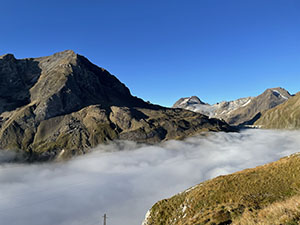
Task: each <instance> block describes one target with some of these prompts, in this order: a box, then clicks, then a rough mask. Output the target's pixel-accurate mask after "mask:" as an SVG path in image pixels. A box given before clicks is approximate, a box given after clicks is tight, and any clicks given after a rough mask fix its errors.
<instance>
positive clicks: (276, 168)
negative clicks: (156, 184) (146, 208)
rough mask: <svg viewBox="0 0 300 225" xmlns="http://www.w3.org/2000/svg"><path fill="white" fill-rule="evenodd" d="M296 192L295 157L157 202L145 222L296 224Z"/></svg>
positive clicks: (299, 213)
mask: <svg viewBox="0 0 300 225" xmlns="http://www.w3.org/2000/svg"><path fill="white" fill-rule="evenodd" d="M299 190H300V157H299V155H293V156H290V157H285V158H282V159H281V160H279V161H277V162H274V163H270V164H266V165H264V166H260V167H257V168H254V169H247V170H243V171H241V172H237V173H234V174H231V175H227V176H219V177H217V178H215V179H212V180H208V181H206V182H203V183H201V184H199V185H197V186H195V187H193V188H192V189H190V190H187V191H185V192H183V193H180V194H178V195H175V196H173V197H172V198H170V199H165V200H162V201H160V202H158V203H156V204H155V205H154V206H153V207H152V209H151V213H150V216H149V217H148V221H147V223H146V224H147V225H150V224H151V225H167V224H178V225H183V224H185V225H200V224H201V225H202V224H210V225H213V224H220V225H222V224H258V223H259V222H260V223H261V224H290V225H292V224H297V223H296V222H295V221H297V220H298V219H299V218H300V208H299V207H300V205H298V206H297V205H293V204H294V203H295V202H297V201H298V202H299V200H300V194H299ZM295 204H296V203H295ZM285 215H288V216H285Z"/></svg>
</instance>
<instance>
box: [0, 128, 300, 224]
mask: <svg viewBox="0 0 300 225" xmlns="http://www.w3.org/2000/svg"><path fill="white" fill-rule="evenodd" d="M295 152H300V132H299V131H270V130H268V131H266V130H246V131H243V132H241V133H221V132H220V133H212V134H209V135H208V136H199V137H193V138H188V139H186V140H185V141H167V142H164V143H162V144H158V145H152V146H149V145H140V144H136V143H133V142H126V141H124V142H115V143H112V144H110V145H101V146H98V147H97V148H96V149H94V150H93V152H92V153H89V154H87V155H84V156H80V157H77V158H75V159H72V160H70V161H68V162H63V163H62V162H60V163H45V164H31V165H28V164H27V165H24V164H8V163H5V160H7V158H10V157H11V153H8V154H7V153H5V152H4V151H0V223H1V224H5V225H53V224H55V225H82V224H84V225H96V224H97V225H99V224H102V220H103V218H102V216H103V214H104V213H106V214H107V216H108V219H107V225H120V224H122V225H140V224H141V223H142V220H143V219H144V216H145V213H146V211H147V210H148V209H149V208H150V207H151V206H152V205H153V204H154V203H155V202H156V201H158V200H160V199H163V198H168V197H171V196H172V195H174V194H176V193H178V192H180V191H183V190H185V189H187V188H189V187H191V186H193V185H195V184H198V183H200V182H201V181H204V180H206V179H210V178H213V177H216V176H218V175H224V174H228V173H232V172H235V171H238V170H242V169H245V168H250V167H255V166H258V165H261V164H264V163H268V162H271V161H275V160H277V159H279V158H281V157H283V156H287V155H290V154H292V153H295Z"/></svg>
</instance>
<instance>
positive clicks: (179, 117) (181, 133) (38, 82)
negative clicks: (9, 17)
mask: <svg viewBox="0 0 300 225" xmlns="http://www.w3.org/2000/svg"><path fill="white" fill-rule="evenodd" d="M0 87H1V88H0V103H1V104H0V114H1V115H0V119H1V120H0V126H1V127H0V148H1V149H15V150H23V151H24V152H28V153H29V156H30V158H31V159H32V160H35V159H49V158H55V157H57V156H58V155H59V156H60V157H69V156H71V155H74V154H78V153H80V154H81V153H84V152H86V151H87V150H88V149H89V148H91V147H94V146H96V145H98V144H99V143H104V142H107V141H110V140H114V139H126V140H134V141H138V142H147V143H155V142H158V141H162V140H168V139H180V138H184V137H186V136H190V135H194V134H196V133H199V132H201V131H210V130H212V131H220V130H222V131H228V130H230V127H229V126H228V125H227V124H226V123H224V122H222V121H219V120H217V119H209V118H208V117H207V116H204V115H199V114H197V113H193V112H190V111H186V110H182V109H168V108H163V107H161V106H158V105H152V104H149V103H146V102H144V101H143V100H142V99H139V98H137V97H134V96H132V95H131V93H130V91H129V89H128V88H127V87H126V86H125V85H124V84H123V83H121V82H120V81H119V80H118V79H117V78H116V77H115V76H113V75H111V74H110V73H109V72H108V71H106V70H105V69H103V68H100V67H98V66H96V65H94V64H92V63H91V62H90V61H89V60H88V59H86V58H85V57H83V56H81V55H78V54H76V53H74V52H73V51H71V50H67V51H63V52H59V53H55V54H54V55H51V56H46V57H40V58H28V59H15V57H14V56H13V55H11V54H7V55H4V56H1V57H0ZM62 150H63V153H61V151H62Z"/></svg>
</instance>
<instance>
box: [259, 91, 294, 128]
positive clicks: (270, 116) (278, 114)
mask: <svg viewBox="0 0 300 225" xmlns="http://www.w3.org/2000/svg"><path fill="white" fill-rule="evenodd" d="M255 125H256V126H259V127H262V128H269V129H299V128H300V92H299V93H297V94H296V95H295V96H293V97H292V98H290V99H289V100H288V101H286V102H284V103H283V104H281V105H278V106H276V107H275V108H272V109H270V110H268V111H266V112H264V113H263V114H262V116H261V117H260V118H259V119H258V120H257V121H256V122H255Z"/></svg>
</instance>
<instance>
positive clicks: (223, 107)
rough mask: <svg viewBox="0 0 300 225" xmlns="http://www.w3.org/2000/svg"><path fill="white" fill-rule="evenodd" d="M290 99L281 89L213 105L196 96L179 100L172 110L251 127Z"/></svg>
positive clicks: (288, 94)
mask: <svg viewBox="0 0 300 225" xmlns="http://www.w3.org/2000/svg"><path fill="white" fill-rule="evenodd" d="M291 97H292V95H290V93H289V92H288V91H286V90H285V89H283V88H270V89H267V90H266V91H264V92H263V93H262V94H261V95H259V96H257V97H246V98H240V99H237V100H234V101H228V102H227V101H223V102H220V103H216V104H214V105H209V104H207V103H204V102H202V101H201V100H200V99H199V98H198V97H196V96H192V97H188V98H181V99H179V100H178V101H177V102H176V103H175V104H174V105H173V108H183V109H188V110H191V111H194V112H198V113H202V114H204V115H207V116H209V117H210V118H218V119H222V120H224V121H226V122H227V123H228V124H230V125H235V126H239V125H252V124H254V122H255V121H256V120H257V119H259V118H260V117H261V115H262V113H264V112H265V111H266V110H269V109H272V108H274V107H276V106H278V105H280V104H282V103H284V102H285V101H287V100H288V99H289V98H291Z"/></svg>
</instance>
